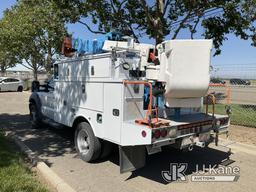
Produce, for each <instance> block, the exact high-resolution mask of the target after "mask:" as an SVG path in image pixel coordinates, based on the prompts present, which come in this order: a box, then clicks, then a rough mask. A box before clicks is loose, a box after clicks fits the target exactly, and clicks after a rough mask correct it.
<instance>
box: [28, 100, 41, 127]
mask: <svg viewBox="0 0 256 192" xmlns="http://www.w3.org/2000/svg"><path fill="white" fill-rule="evenodd" d="M29 109H30V121H31V125H32V128H33V129H38V128H39V127H40V125H41V119H40V116H39V112H38V109H37V106H36V105H35V104H34V103H32V104H30V106H29Z"/></svg>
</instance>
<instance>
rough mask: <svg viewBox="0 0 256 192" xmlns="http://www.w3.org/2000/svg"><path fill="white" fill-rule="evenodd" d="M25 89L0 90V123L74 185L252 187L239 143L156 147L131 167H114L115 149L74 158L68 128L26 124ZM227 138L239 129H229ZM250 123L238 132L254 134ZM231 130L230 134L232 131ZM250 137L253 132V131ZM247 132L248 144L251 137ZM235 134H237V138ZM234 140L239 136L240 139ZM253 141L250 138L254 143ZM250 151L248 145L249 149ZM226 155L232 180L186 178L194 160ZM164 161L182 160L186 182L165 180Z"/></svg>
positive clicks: (251, 164) (251, 167) (247, 158)
mask: <svg viewBox="0 0 256 192" xmlns="http://www.w3.org/2000/svg"><path fill="white" fill-rule="evenodd" d="M29 95H30V93H29V92H22V93H15V92H8V93H0V128H1V129H5V130H11V131H13V132H15V134H17V135H18V136H20V137H21V138H22V139H23V141H24V143H25V144H26V145H28V146H29V147H30V149H31V150H32V151H34V152H35V153H37V154H38V156H39V157H40V158H41V159H43V160H44V161H45V162H46V163H47V164H48V165H49V166H50V167H51V169H52V170H54V171H55V172H56V173H57V174H58V175H59V176H60V177H61V178H62V179H64V180H65V181H66V182H67V183H68V184H70V185H71V186H72V187H73V188H74V189H76V190H77V191H227V192H229V191H230V192H231V191H232V192H236V191H248V192H249V191H251V192H254V191H255V190H256V183H255V182H254V180H255V179H254V176H255V172H256V167H255V161H256V155H255V154H253V153H252V154H250V153H248V152H246V150H245V151H244V150H243V149H239V148H238V149H237V150H234V151H233V153H232V154H229V153H228V148H226V147H223V146H219V147H214V146H212V147H210V148H208V149H203V150H199V149H195V150H194V151H192V152H189V153H184V152H179V151H177V150H174V149H165V150H163V152H162V153H159V154H155V155H152V156H149V157H148V158H147V165H146V167H144V168H142V169H140V170H137V171H135V172H133V173H125V174H120V173H119V165H118V161H119V160H118V158H119V157H118V151H117V148H116V149H115V151H114V153H113V154H112V155H111V156H110V157H108V158H107V159H104V160H101V161H98V162H95V163H91V164H90V163H85V162H83V161H82V160H80V159H79V158H78V157H77V155H76V152H75V150H74V143H73V134H74V132H73V130H71V129H68V128H67V129H54V128H50V127H49V126H44V127H42V128H41V129H39V130H33V129H31V128H30V123H29V116H28V98H29ZM236 129H237V128H232V130H231V136H232V134H233V135H234V136H233V138H237V137H239V135H237V134H239V133H237V132H236V133H235V132H234V133H232V131H233V130H236ZM255 132H256V131H255V129H249V131H248V130H246V131H244V132H241V134H244V135H243V137H244V140H248V139H247V138H248V137H247V134H251V135H250V136H251V137H253V136H255ZM235 136H236V137H235ZM254 138H255V137H254ZM254 138H252V141H251V144H253V143H254V140H253V139H254ZM237 139H238V140H239V138H237ZM240 141H243V140H241V139H240ZM255 144H256V143H255ZM250 151H252V150H250ZM228 158H230V159H231V160H232V161H230V162H232V164H230V166H238V167H239V168H240V177H239V179H238V181H237V182H192V181H191V175H192V174H193V172H195V171H196V165H198V167H199V168H200V167H201V168H202V166H203V165H206V166H209V165H212V166H213V165H225V163H226V162H227V161H226V160H227V159H228ZM170 163H187V164H188V168H187V170H186V172H185V173H186V176H187V181H186V182H171V183H168V182H166V181H165V180H164V179H163V178H162V175H161V172H162V171H168V170H170Z"/></svg>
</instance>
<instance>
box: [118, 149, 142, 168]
mask: <svg viewBox="0 0 256 192" xmlns="http://www.w3.org/2000/svg"><path fill="white" fill-rule="evenodd" d="M145 163H146V150H145V146H125V147H121V146H119V164H120V173H125V172H129V171H134V170H136V169H139V168H142V167H144V165H145Z"/></svg>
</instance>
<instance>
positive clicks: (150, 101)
mask: <svg viewBox="0 0 256 192" xmlns="http://www.w3.org/2000/svg"><path fill="white" fill-rule="evenodd" d="M123 83H124V84H132V85H136V84H137V85H139V84H140V85H148V86H149V88H150V91H149V105H148V111H147V116H146V120H149V119H148V113H149V115H151V116H152V102H153V101H152V100H153V86H152V84H151V83H149V82H145V81H127V80H125V81H123Z"/></svg>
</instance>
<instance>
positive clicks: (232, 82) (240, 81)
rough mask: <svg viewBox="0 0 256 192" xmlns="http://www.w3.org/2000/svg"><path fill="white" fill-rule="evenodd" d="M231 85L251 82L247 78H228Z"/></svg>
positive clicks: (249, 83)
mask: <svg viewBox="0 0 256 192" xmlns="http://www.w3.org/2000/svg"><path fill="white" fill-rule="evenodd" d="M229 82H230V84H231V85H251V82H250V81H249V80H244V79H230V81H229Z"/></svg>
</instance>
